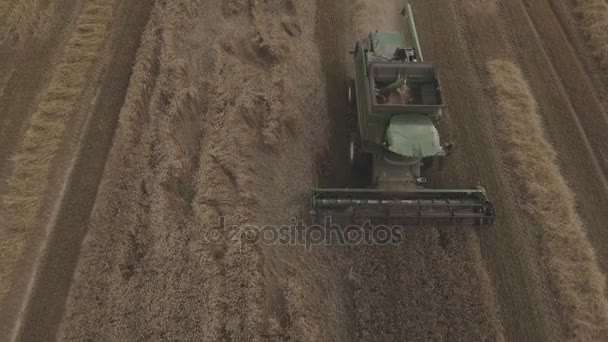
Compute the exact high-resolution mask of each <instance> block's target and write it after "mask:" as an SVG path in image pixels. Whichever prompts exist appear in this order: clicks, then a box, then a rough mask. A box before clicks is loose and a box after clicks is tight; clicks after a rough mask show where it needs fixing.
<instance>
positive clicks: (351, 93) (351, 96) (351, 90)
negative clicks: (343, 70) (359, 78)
mask: <svg viewBox="0 0 608 342" xmlns="http://www.w3.org/2000/svg"><path fill="white" fill-rule="evenodd" d="M355 92H356V89H355V80H353V79H349V80H348V82H347V83H346V103H348V107H349V108H350V109H353V110H354V109H355V107H356V105H357V99H356V94H355Z"/></svg>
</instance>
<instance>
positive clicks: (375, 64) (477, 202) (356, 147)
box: [311, 4, 495, 226]
mask: <svg viewBox="0 0 608 342" xmlns="http://www.w3.org/2000/svg"><path fill="white" fill-rule="evenodd" d="M402 14H403V15H405V16H406V18H407V23H408V31H409V35H410V41H411V46H410V47H406V44H405V39H404V37H403V35H402V34H401V33H400V32H378V31H376V32H372V33H370V34H369V36H368V37H366V38H365V39H362V40H359V41H358V42H357V43H356V45H355V49H354V50H353V51H352V52H351V53H352V55H353V57H354V68H355V70H354V71H355V73H354V74H355V77H354V80H352V82H351V85H350V86H349V89H348V101H349V105H350V108H352V111H353V116H354V117H355V118H356V119H355V120H354V121H356V125H354V126H355V127H354V129H353V132H352V134H351V137H350V146H349V157H350V161H351V164H352V166H353V167H354V168H355V169H357V168H359V169H360V168H366V169H369V170H370V172H369V173H370V174H371V176H370V177H371V179H370V180H369V184H370V188H367V189H354V188H353V189H316V190H314V193H313V201H312V202H313V203H312V211H311V214H312V218H313V221H314V222H317V223H322V222H323V221H324V220H325V219H326V218H331V219H332V222H335V223H341V224H359V223H364V222H365V221H371V222H378V223H382V224H398V225H405V226H445V225H455V226H479V225H489V224H492V223H494V218H495V215H494V208H493V206H492V203H491V202H490V201H489V200H488V198H487V196H486V193H485V190H484V189H483V188H481V187H477V188H475V189H424V184H425V183H426V179H425V178H424V177H423V176H422V172H423V171H424V170H425V169H426V168H428V167H430V166H431V165H432V164H433V162H434V161H435V160H436V159H438V158H444V157H446V156H447V155H448V153H449V150H450V148H451V144H443V145H442V144H441V140H440V137H439V132H438V130H437V124H438V122H439V118H440V117H441V110H442V107H443V101H442V97H441V87H440V83H439V80H438V79H437V77H436V71H435V67H434V66H433V65H432V64H427V63H425V62H424V60H423V56H422V51H421V49H420V43H419V41H418V33H417V31H416V24H415V22H414V17H413V14H412V9H411V7H410V5H409V4H408V5H407V6H406V7H404V9H403V13H402Z"/></svg>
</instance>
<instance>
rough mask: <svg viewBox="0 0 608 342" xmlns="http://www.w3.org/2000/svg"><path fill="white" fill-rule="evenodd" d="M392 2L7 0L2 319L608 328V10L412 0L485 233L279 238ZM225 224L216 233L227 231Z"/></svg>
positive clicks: (193, 332)
mask: <svg viewBox="0 0 608 342" xmlns="http://www.w3.org/2000/svg"><path fill="white" fill-rule="evenodd" d="M401 4H402V2H401V1H398V0H334V1H325V0H305V1H294V0H223V1H212V0H172V1H153V0H144V1H137V0H124V1H118V0H90V1H84V0H66V1H61V2H53V1H47V0H0V308H1V310H0V340H7V341H12V340H27V341H38V340H40V341H47V340H53V339H57V340H67V341H82V340H121V341H149V340H203V341H220V340H221V341H232V340H234V341H266V340H271V341H288V340H289V341H417V340H421V341H435V340H464V341H478V340H501V341H563V340H577V341H605V340H608V297H607V296H608V290H607V288H606V280H605V274H606V272H608V249H607V248H606V246H608V230H607V229H606V228H607V227H608V144H607V143H606V141H607V138H608V135H607V134H608V133H606V132H608V87H607V85H608V83H607V82H608V52H607V51H608V50H607V49H608V48H607V47H608V36H606V34H605V32H606V30H605V29H608V5H606V4H605V2H603V1H599V0H568V1H560V0H513V1H499V0H452V1H447V0H412V1H411V4H412V6H413V8H414V12H415V17H416V23H417V25H418V33H419V36H420V40H421V43H422V49H423V52H424V57H425V61H427V62H431V63H434V64H435V65H436V66H437V70H438V74H439V78H440V79H441V83H442V91H443V96H444V100H445V102H446V103H447V108H446V110H445V111H444V117H443V119H442V121H441V124H440V131H441V133H442V136H443V140H445V141H451V142H453V143H454V145H455V146H456V148H455V149H454V152H453V153H452V154H451V155H450V158H449V160H448V162H447V165H446V166H445V167H444V169H443V170H441V171H440V170H439V169H432V170H430V172H429V174H428V178H429V180H430V184H432V186H435V187H444V188H450V187H455V188H464V187H467V188H468V187H474V186H476V185H478V184H481V185H483V186H484V187H485V188H486V190H487V192H488V195H489V196H490V198H491V199H492V201H493V203H494V205H495V207H496V211H497V223H496V225H495V226H493V227H490V228H477V229H473V228H470V227H469V228H467V227H453V228H443V229H436V228H433V227H426V228H421V229H418V230H411V231H407V233H406V234H405V235H404V236H403V239H402V241H401V243H400V244H399V245H397V246H388V247H381V246H366V245H354V246H340V245H337V244H333V245H328V246H312V248H306V247H305V246H289V245H280V244H268V243H263V242H260V241H254V239H253V238H251V237H250V236H247V235H240V234H237V235H236V237H240V239H235V238H234V236H232V235H230V233H232V232H233V230H232V229H231V227H246V226H248V225H257V226H266V225H276V226H281V225H288V224H292V223H293V221H292V219H293V218H295V219H303V220H307V219H308V214H309V202H310V197H309V196H310V189H311V188H313V187H315V186H319V185H320V186H326V187H344V186H347V185H348V184H349V181H350V178H352V175H351V172H350V169H349V166H348V158H347V150H348V133H349V130H350V125H351V124H350V122H351V118H350V116H349V114H348V108H347V105H346V103H345V102H346V101H345V84H346V83H347V80H348V77H349V76H350V75H352V62H351V56H350V55H349V53H348V52H349V50H350V49H352V48H353V46H354V42H355V41H356V40H357V39H359V38H362V37H364V36H365V35H366V34H367V33H368V32H370V31H371V30H376V29H378V30H400V31H403V30H404V29H405V26H406V25H405V21H404V19H403V18H402V17H401V16H399V12H400V10H401ZM218 235H219V236H222V237H223V239H219V238H218Z"/></svg>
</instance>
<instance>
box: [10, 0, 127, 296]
mask: <svg viewBox="0 0 608 342" xmlns="http://www.w3.org/2000/svg"><path fill="white" fill-rule="evenodd" d="M114 3H115V2H114V1H111V0H96V1H90V2H86V4H85V7H84V8H83V10H82V12H81V14H80V16H79V18H78V20H77V22H76V29H75V31H74V33H73V34H72V36H70V37H69V38H68V41H67V42H66V46H65V50H64V51H63V53H62V55H61V57H60V59H59V62H58V64H57V65H56V66H54V72H53V76H52V78H51V80H50V83H49V86H48V88H47V89H45V90H44V93H43V95H42V96H41V100H40V102H39V103H38V105H37V108H36V110H35V112H34V114H33V115H32V118H31V120H30V124H29V126H28V128H27V131H26V132H25V135H24V137H23V140H22V141H21V142H20V143H19V147H18V149H17V151H16V153H15V154H14V156H13V158H12V174H11V176H10V177H9V179H8V181H7V190H6V192H5V193H4V194H3V195H2V197H1V201H0V217H2V220H1V221H2V225H1V226H0V258H1V259H2V260H3V261H4V262H3V263H1V264H0V298H2V297H4V296H5V295H6V292H7V291H8V289H9V288H10V286H11V278H12V274H13V272H14V268H15V266H16V265H17V264H18V262H19V261H20V259H21V258H22V255H23V252H24V248H25V246H26V244H27V242H28V240H29V239H30V237H31V236H32V234H34V232H35V231H37V230H38V229H41V228H40V226H39V225H38V222H37V217H38V215H39V211H40V209H41V207H42V204H43V202H44V198H45V195H46V194H47V192H48V190H49V187H50V180H49V177H50V176H51V174H52V169H53V167H54V164H53V161H54V160H55V157H56V156H57V154H58V152H59V150H60V147H61V144H62V142H63V141H64V138H65V134H66V128H67V126H68V125H69V123H70V121H71V120H72V119H73V118H74V117H75V116H78V115H82V114H83V113H82V112H81V111H80V108H81V97H82V94H83V92H84V91H85V88H86V87H87V85H88V84H89V82H91V79H90V77H91V71H92V69H93V68H94V67H95V66H98V64H99V62H100V55H101V52H102V50H103V47H104V44H105V41H106V38H107V36H108V33H109V28H110V23H111V21H112V17H113V16H112V12H113V7H114Z"/></svg>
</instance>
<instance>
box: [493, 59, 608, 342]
mask: <svg viewBox="0 0 608 342" xmlns="http://www.w3.org/2000/svg"><path fill="white" fill-rule="evenodd" d="M487 68H488V71H489V74H490V77H491V81H492V91H493V93H494V96H495V99H496V102H497V106H498V110H499V113H500V115H499V117H498V120H499V122H500V127H503V128H504V134H502V135H501V138H502V139H503V140H504V143H505V145H506V150H507V153H508V155H507V157H508V158H509V161H510V162H511V165H512V167H513V171H514V173H515V174H516V175H517V178H518V179H519V182H520V186H521V189H522V192H523V194H522V196H523V197H524V198H525V202H524V203H525V204H524V210H526V211H527V212H528V213H529V214H530V215H531V216H532V217H533V218H535V220H536V222H537V224H538V227H537V228H536V229H539V230H540V233H541V234H542V245H541V248H542V251H541V253H542V254H543V256H544V260H545V263H546V265H547V268H548V270H549V272H550V274H551V275H552V276H553V281H554V282H555V284H556V287H557V290H558V293H559V300H560V302H561V305H562V307H563V310H564V314H565V320H566V322H565V324H566V326H567V327H568V329H569V331H570V333H571V335H572V338H573V339H575V340H581V341H591V340H601V339H604V340H605V339H606V338H608V301H607V300H606V297H605V293H606V283H605V277H604V275H603V274H602V273H601V270H600V268H599V266H598V263H597V261H596V257H595V254H594V251H593V247H592V245H591V243H590V242H589V240H588V239H587V236H586V233H585V228H584V226H583V224H582V222H581V219H580V218H579V217H578V214H577V212H576V207H575V199H574V196H573V194H572V191H571V190H570V189H569V188H568V185H567V184H566V182H565V180H564V178H563V177H562V175H561V174H560V170H559V168H558V166H557V162H556V151H555V150H554V149H553V147H552V146H551V145H550V144H549V142H548V141H547V139H546V137H545V134H544V132H543V128H542V122H541V118H540V116H539V114H538V108H537V104H536V101H535V99H534V98H533V95H532V92H531V90H530V88H529V86H528V84H527V83H526V81H525V79H524V76H523V75H522V72H521V70H520V69H519V68H518V67H517V66H515V65H514V64H512V63H510V62H506V61H501V60H495V61H492V62H490V63H488V64H487Z"/></svg>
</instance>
